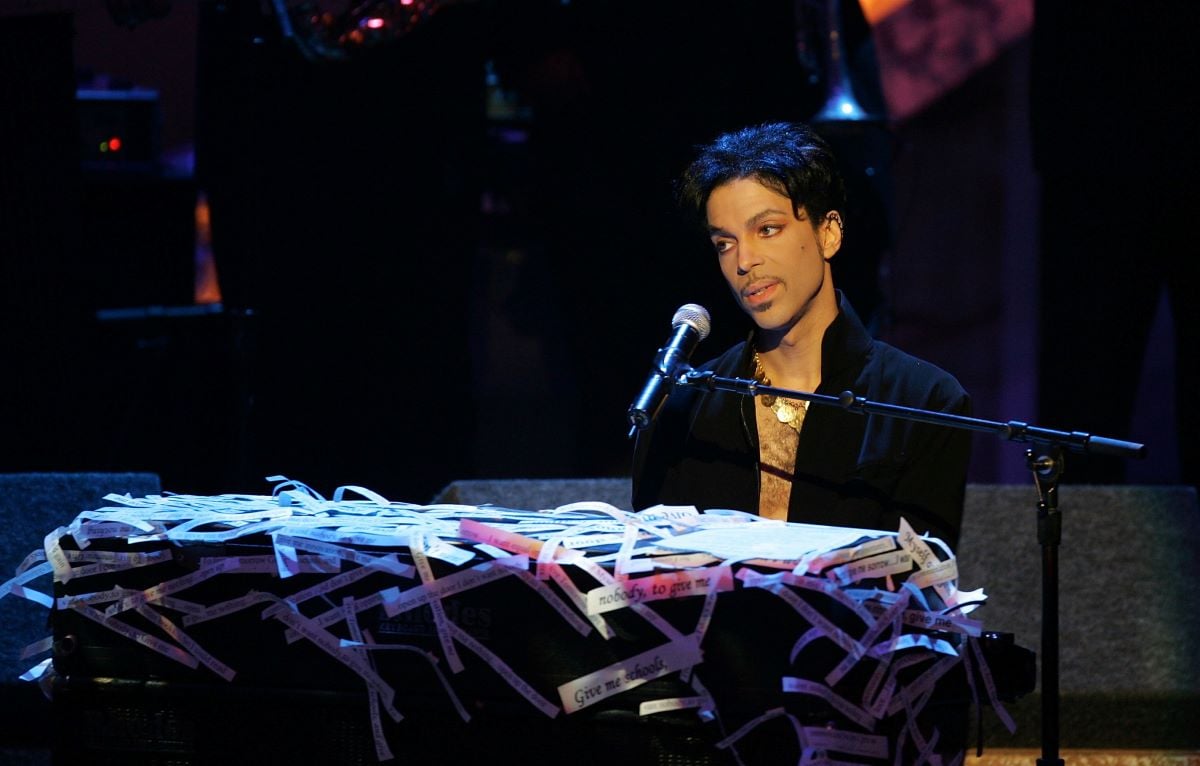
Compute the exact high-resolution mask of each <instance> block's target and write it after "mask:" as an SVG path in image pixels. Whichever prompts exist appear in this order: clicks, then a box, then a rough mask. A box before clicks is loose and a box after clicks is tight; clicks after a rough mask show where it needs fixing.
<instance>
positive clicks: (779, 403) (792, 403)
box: [754, 349, 808, 433]
mask: <svg viewBox="0 0 1200 766" xmlns="http://www.w3.org/2000/svg"><path fill="white" fill-rule="evenodd" d="M754 379H755V380H757V381H758V382H759V383H761V384H763V385H764V386H769V385H771V379H770V378H768V377H767V371H766V370H764V369H763V366H762V360H761V359H759V358H758V349H755V350H754ZM758 398H759V399H760V400H761V401H762V405H763V406H764V407H766V408H767V409H769V410H771V412H773V413H775V419H776V420H778V421H779V422H780V423H783V424H784V425H786V426H788V427H789V428H791V429H792V430H793V431H795V432H796V433H799V432H800V426H802V425H804V415H805V413H807V412H808V402H807V401H804V400H799V401H797V400H794V399H785V398H784V397H782V396H772V395H771V394H760V395H759V396H758Z"/></svg>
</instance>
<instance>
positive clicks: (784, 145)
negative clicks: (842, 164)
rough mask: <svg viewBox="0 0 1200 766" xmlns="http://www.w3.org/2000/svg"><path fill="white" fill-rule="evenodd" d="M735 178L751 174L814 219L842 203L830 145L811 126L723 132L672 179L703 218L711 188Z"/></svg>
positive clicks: (820, 218)
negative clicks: (675, 178) (681, 174)
mask: <svg viewBox="0 0 1200 766" xmlns="http://www.w3.org/2000/svg"><path fill="white" fill-rule="evenodd" d="M739 178H752V179H754V180H756V181H758V182H759V183H761V184H763V185H764V186H766V187H768V188H770V189H773V190H775V191H777V192H779V193H780V194H782V195H784V196H786V197H787V198H788V199H790V200H791V201H792V212H793V214H795V215H797V216H799V214H800V208H801V207H803V208H804V209H805V210H806V211H807V212H808V214H809V216H810V218H811V220H812V222H813V225H814V226H815V225H817V224H818V223H819V222H820V221H823V220H824V219H825V217H826V216H827V215H828V214H829V212H830V211H832V210H838V211H841V210H843V209H844V207H845V201H846V187H845V183H844V182H843V181H842V176H841V173H840V172H839V171H838V165H837V160H836V159H835V158H834V156H833V151H832V150H831V149H830V148H829V144H827V143H826V142H825V140H824V139H823V138H821V137H820V136H819V135H817V134H816V132H814V131H813V129H812V128H810V127H809V126H807V125H805V124H803V123H799V122H770V123H764V124H762V125H755V126H752V127H746V128H742V129H740V130H735V131H731V132H729V133H725V134H723V135H721V136H719V137H717V139H716V140H714V141H713V142H712V143H710V144H707V145H705V146H702V147H700V150H699V155H698V156H697V157H696V159H695V160H693V161H692V163H691V165H689V166H688V167H687V170H685V171H684V173H683V176H682V177H681V178H680V179H679V181H678V182H677V183H676V188H675V191H676V196H677V199H678V201H679V203H680V205H681V206H682V207H683V208H684V210H685V211H686V212H688V213H689V214H691V215H692V216H694V217H695V219H696V220H697V221H698V222H699V223H700V224H701V225H704V224H705V223H706V216H705V207H706V206H707V204H708V197H709V195H710V194H712V191H713V189H715V188H717V187H718V186H720V185H721V184H724V183H728V182H729V181H734V180H737V179H739Z"/></svg>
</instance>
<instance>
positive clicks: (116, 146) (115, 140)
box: [108, 136, 121, 152]
mask: <svg viewBox="0 0 1200 766" xmlns="http://www.w3.org/2000/svg"><path fill="white" fill-rule="evenodd" d="M108 150H109V151H112V152H119V151H121V137H120V136H113V137H112V138H110V139H108Z"/></svg>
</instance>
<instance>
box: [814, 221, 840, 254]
mask: <svg viewBox="0 0 1200 766" xmlns="http://www.w3.org/2000/svg"><path fill="white" fill-rule="evenodd" d="M842 233H843V232H842V214H841V213H839V212H838V211H836V210H830V211H829V212H828V213H826V214H825V220H824V221H822V222H821V229H820V231H819V232H818V235H819V236H820V238H821V253H822V255H823V256H824V257H825V260H827V261H828V260H829V259H830V258H833V256H835V255H837V252H838V250H840V249H841V247H842Z"/></svg>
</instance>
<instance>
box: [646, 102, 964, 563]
mask: <svg viewBox="0 0 1200 766" xmlns="http://www.w3.org/2000/svg"><path fill="white" fill-rule="evenodd" d="M843 189H844V187H843V183H842V180H841V178H840V176H839V174H838V171H837V167H836V163H835V159H834V157H833V155H832V153H831V152H830V150H829V147H828V145H827V144H826V143H825V142H824V141H823V140H822V139H821V138H820V137H819V136H817V135H816V134H815V133H814V132H813V131H812V130H811V129H810V128H808V127H807V126H804V125H801V124H794V123H791V124H789V123H772V124H766V125H760V126H757V127H751V128H745V129H742V130H738V131H735V132H732V133H728V134H726V135H723V136H721V137H719V138H718V139H717V140H716V141H714V142H713V143H712V144H710V145H708V146H706V147H704V148H703V149H702V150H701V152H700V154H699V156H698V157H697V158H696V160H695V161H694V162H693V163H692V164H691V166H690V167H688V169H687V171H686V172H685V173H684V176H683V178H682V179H681V183H680V186H679V192H680V199H681V201H682V203H683V204H684V205H685V206H686V207H687V208H689V209H690V210H691V211H693V212H694V213H695V214H696V215H697V217H698V218H700V219H701V220H702V221H703V222H704V224H705V226H706V229H707V232H708V235H709V238H710V240H711V242H712V244H713V247H714V249H715V250H716V252H717V261H718V264H719V266H720V269H721V274H722V276H724V277H725V281H726V282H727V283H728V285H729V288H730V290H731V291H732V292H733V297H734V299H735V300H736V301H737V303H738V305H739V306H740V307H741V308H742V309H743V310H744V311H745V312H746V313H747V314H748V315H749V316H750V318H751V319H752V320H753V322H754V325H755V327H754V329H753V331H752V332H751V333H750V337H749V338H748V339H747V340H746V341H745V342H742V343H738V344H736V345H734V346H733V347H732V348H730V349H728V350H726V351H725V352H724V353H723V354H721V355H720V356H718V357H717V358H716V359H714V360H711V361H710V362H708V363H706V364H704V365H701V366H700V367H699V369H702V370H711V371H712V372H713V373H715V374H716V375H718V376H722V377H740V378H751V377H753V378H756V379H758V380H760V381H762V382H764V383H767V384H768V385H773V386H777V387H781V388H788V389H793V390H800V391H814V392H816V393H819V394H826V395H833V396H836V395H838V394H840V393H841V392H842V391H845V390H850V391H853V392H854V393H855V394H856V395H858V396H863V397H866V398H867V399H869V400H872V401H877V402H884V403H890V404H900V405H904V406H907V407H915V408H920V409H927V410H938V411H945V412H951V413H955V414H960V415H963V414H969V409H970V400H969V398H968V396H967V394H966V392H965V391H964V390H963V388H962V386H960V385H959V383H958V381H957V380H955V379H954V378H953V377H952V376H951V375H949V374H947V373H946V372H944V371H942V370H940V369H938V368H937V367H935V366H934V365H932V364H929V363H928V362H924V361H922V360H920V359H917V358H915V357H913V356H911V355H909V354H906V353H904V352H902V351H900V350H898V349H896V348H894V347H892V346H889V345H887V344H886V343H883V342H880V341H876V340H873V339H872V338H871V337H870V335H869V334H868V333H867V331H866V329H865V328H864V327H863V325H862V323H861V322H860V320H859V319H858V317H857V316H856V315H855V313H854V310H853V309H852V308H851V307H850V305H849V304H848V303H847V301H846V299H845V296H844V295H842V293H841V292H840V291H838V290H836V289H835V288H834V283H833V272H832V269H831V265H830V264H831V261H832V259H833V258H834V256H835V255H837V253H838V249H839V248H840V247H841V244H842V237H843V236H844V234H845V222H844V221H843V217H842V213H841V212H840V211H841V210H842V209H843V208H844V200H843V197H844V190H843ZM806 405H808V403H807V402H802V401H799V400H790V399H784V398H770V397H765V396H759V397H750V396H744V395H741V394H737V393H731V392H721V391H716V392H710V391H707V390H704V389H701V388H700V387H687V386H677V387H676V389H675V390H674V391H673V392H672V394H671V397H670V398H669V399H668V401H667V404H666V405H665V406H664V408H663V410H662V411H661V413H660V414H659V416H658V418H657V419H656V421H655V422H654V423H653V424H651V425H650V426H648V427H647V428H645V429H644V430H643V431H641V432H640V433H639V435H638V441H637V446H636V449H635V454H634V465H633V505H634V508H638V509H641V508H646V507H648V506H651V505H655V504H658V503H663V504H669V505H694V506H697V507H700V508H731V509H737V510H744V511H750V512H757V513H758V514H759V515H761V516H765V517H769V518H775V519H785V520H787V521H791V522H805V523H811V524H823V525H828V526H846V527H858V528H864V529H879V530H884V531H889V532H894V531H897V530H898V529H899V524H900V518H901V517H903V518H905V519H907V521H908V522H909V524H911V525H912V526H913V528H914V529H915V530H916V531H917V532H918V533H929V534H930V535H931V536H933V537H937V538H939V539H941V540H943V541H945V542H946V543H947V544H948V545H950V546H951V548H954V547H956V546H957V543H958V534H959V527H960V524H961V520H962V504H963V494H964V490H965V485H966V468H967V463H968V461H969V458H970V435H969V433H968V432H966V431H963V430H961V429H955V428H951V427H947V426H937V425H931V424H922V423H916V422H913V421H908V420H901V419H897V418H889V417H884V416H881V415H868V416H864V415H861V414H857V413H853V412H848V411H846V410H843V409H841V408H839V407H834V406H828V405H821V404H812V405H811V406H806Z"/></svg>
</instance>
